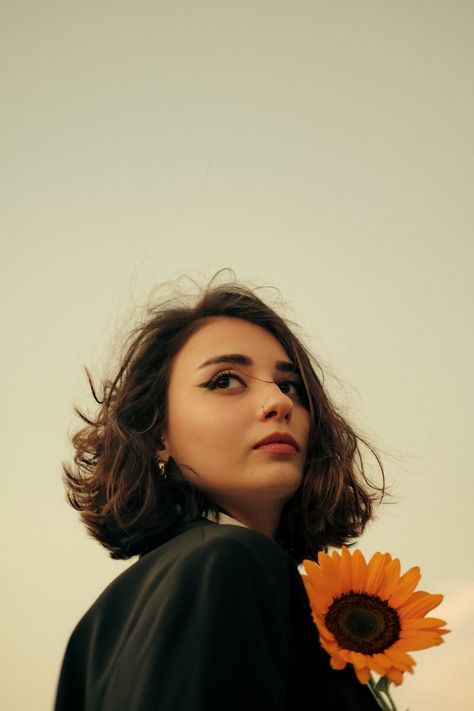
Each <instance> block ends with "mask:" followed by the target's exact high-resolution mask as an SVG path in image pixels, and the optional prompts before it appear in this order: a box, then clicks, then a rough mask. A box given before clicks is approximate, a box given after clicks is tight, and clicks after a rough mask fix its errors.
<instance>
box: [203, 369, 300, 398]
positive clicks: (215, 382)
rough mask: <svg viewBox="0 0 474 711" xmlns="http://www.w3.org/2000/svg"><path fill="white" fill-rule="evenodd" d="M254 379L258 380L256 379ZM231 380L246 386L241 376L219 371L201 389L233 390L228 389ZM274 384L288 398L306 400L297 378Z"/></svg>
mask: <svg viewBox="0 0 474 711" xmlns="http://www.w3.org/2000/svg"><path fill="white" fill-rule="evenodd" d="M248 377H251V376H248ZM254 379H255V380H258V378H254ZM232 380H236V381H238V382H239V383H240V385H241V386H243V387H247V384H246V382H245V380H244V379H243V378H242V376H241V375H239V374H237V373H235V372H234V371H232V370H220V371H219V372H218V373H216V374H215V375H213V376H212V378H211V379H210V380H208V381H207V382H206V383H203V384H202V385H201V387H203V388H206V389H207V390H234V389H236V388H232V387H229V384H230V381H232ZM275 383H276V385H278V387H279V388H280V390H281V391H282V392H283V393H285V395H288V396H289V397H296V398H298V399H299V400H301V401H305V400H306V391H305V389H304V387H303V384H302V383H301V381H300V380H299V379H298V378H282V379H281V380H278V381H275Z"/></svg>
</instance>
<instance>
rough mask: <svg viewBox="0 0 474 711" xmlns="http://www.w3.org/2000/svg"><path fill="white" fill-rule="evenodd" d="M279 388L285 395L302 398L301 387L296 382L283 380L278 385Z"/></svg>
mask: <svg viewBox="0 0 474 711" xmlns="http://www.w3.org/2000/svg"><path fill="white" fill-rule="evenodd" d="M278 387H279V388H280V390H281V391H282V393H285V395H294V396H296V397H300V396H301V391H302V388H301V385H300V384H299V383H297V382H295V381H294V380H283V381H282V382H280V383H278Z"/></svg>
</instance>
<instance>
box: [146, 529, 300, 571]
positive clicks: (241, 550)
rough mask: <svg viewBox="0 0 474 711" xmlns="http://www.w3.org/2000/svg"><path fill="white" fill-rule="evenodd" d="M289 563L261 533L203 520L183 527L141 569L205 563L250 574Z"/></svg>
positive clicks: (148, 554)
mask: <svg viewBox="0 0 474 711" xmlns="http://www.w3.org/2000/svg"><path fill="white" fill-rule="evenodd" d="M289 562H290V559H289V556H288V554H287V553H286V551H285V550H284V549H283V548H282V547H281V546H280V545H279V544H278V543H276V542H275V541H273V540H272V539H271V538H269V537H268V536H265V535H263V534H262V533H259V532H258V531H255V530H253V529H251V528H246V527H244V526H238V525H232V524H225V525H220V524H217V523H214V522H212V521H209V520H207V519H201V520H199V521H194V522H192V523H191V524H189V525H184V526H182V527H181V529H180V530H179V532H178V533H177V535H175V536H174V537H173V538H171V539H169V540H168V541H167V542H166V543H164V544H162V545H161V546H159V547H157V548H156V549H154V550H153V551H150V553H147V554H146V555H145V556H144V557H143V558H142V559H141V561H140V562H139V563H138V565H140V564H142V563H143V564H144V566H145V567H147V568H148V567H154V566H158V567H159V568H161V567H163V566H164V567H165V568H167V567H168V566H172V567H176V568H178V569H180V568H186V567H191V568H192V567H194V565H202V564H204V563H205V564H206V565H207V566H208V567H211V568H212V567H218V568H221V569H226V568H229V567H230V566H232V567H233V568H235V566H237V567H240V566H244V567H245V568H246V570H247V571H249V570H250V569H251V568H253V567H255V566H257V567H258V566H259V565H260V566H261V565H264V566H265V567H266V568H268V567H269V566H274V567H276V568H286V567H287V566H288V564H289Z"/></svg>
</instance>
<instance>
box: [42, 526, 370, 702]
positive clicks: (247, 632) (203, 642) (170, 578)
mask: <svg viewBox="0 0 474 711" xmlns="http://www.w3.org/2000/svg"><path fill="white" fill-rule="evenodd" d="M303 708H304V710H305V711H375V710H376V709H377V708H378V706H377V704H376V702H375V701H374V699H373V698H372V696H371V694H370V692H369V690H368V689H367V688H366V687H364V686H362V685H361V684H360V683H359V682H358V681H357V679H356V677H355V676H354V674H353V672H352V670H350V669H349V668H348V669H346V670H343V671H333V670H332V669H331V668H330V666H329V662H328V656H327V654H326V652H324V651H323V650H322V648H321V647H320V645H319V641H318V635H317V631H316V628H315V626H314V623H313V621H312V619H311V613H310V609H309V604H308V601H307V597H306V593H305V590H304V586H303V583H302V581H301V578H300V574H299V572H298V570H297V568H296V566H295V564H294V563H293V562H292V561H291V559H290V557H289V556H288V554H287V553H286V552H285V551H284V550H283V549H282V548H281V547H280V546H279V545H278V544H276V543H275V542H274V541H272V540H271V539H269V538H267V537H266V536H263V535H261V534H260V533H257V532H256V531H253V530H251V529H248V528H243V527H241V526H233V525H218V524H215V523H212V522H211V521H208V520H206V519H201V520H199V521H194V522H193V523H190V524H186V525H183V526H181V527H180V529H178V530H177V532H176V535H175V536H174V537H173V538H171V539H170V540H168V541H167V542H165V543H163V544H162V545H160V546H158V547H157V548H155V549H154V550H152V551H151V552H149V553H147V554H146V555H144V556H143V557H142V558H141V559H140V560H138V561H137V562H136V563H135V564H134V565H132V566H131V567H130V568H128V569H127V570H126V571H125V572H123V573H122V574H121V575H119V577H118V578H116V580H114V581H113V582H112V583H111V584H110V585H109V586H108V587H107V588H106V589H105V590H104V592H103V593H102V595H101V596H100V597H99V598H98V600H97V601H96V602H95V603H94V604H93V605H92V607H91V608H90V609H89V611H88V612H87V613H86V614H85V615H84V617H83V618H82V620H81V621H80V622H79V624H78V625H77V627H76V629H75V630H74V632H73V634H72V636H71V639H70V641H69V644H68V646H67V650H66V654H65V657H64V662H63V666H62V670H61V675H60V679H59V686H58V692H57V698H56V705H55V711H217V710H218V709H219V711H299V710H300V709H303Z"/></svg>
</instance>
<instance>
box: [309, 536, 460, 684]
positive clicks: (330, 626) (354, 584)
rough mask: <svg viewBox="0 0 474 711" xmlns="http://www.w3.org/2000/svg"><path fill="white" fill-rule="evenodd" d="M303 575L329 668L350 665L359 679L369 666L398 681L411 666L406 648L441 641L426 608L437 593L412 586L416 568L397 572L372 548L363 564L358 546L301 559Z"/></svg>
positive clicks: (386, 556)
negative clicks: (327, 657)
mask: <svg viewBox="0 0 474 711" xmlns="http://www.w3.org/2000/svg"><path fill="white" fill-rule="evenodd" d="M303 566H304V569H305V571H306V573H307V575H303V576H302V579H303V581H304V584H305V587H306V592H307V593H308V597H309V601H310V605H311V610H312V613H313V618H314V621H315V623H316V625H317V628H318V631H319V636H320V641H321V645H322V647H323V648H324V649H325V650H326V651H327V652H328V654H329V655H330V663H331V666H332V668H333V669H344V667H345V666H346V664H348V663H350V664H352V665H353V666H354V669H355V673H356V674H357V678H358V679H359V681H360V682H361V683H362V684H365V683H367V682H368V681H369V678H370V676H371V671H375V672H376V673H377V674H380V675H381V676H383V677H385V678H386V679H388V681H391V682H393V683H394V684H401V683H402V680H403V673H404V672H406V671H408V672H412V671H413V666H414V665H415V664H416V662H415V660H414V659H413V658H412V657H411V656H410V655H409V654H408V652H411V651H415V650H418V649H425V648H427V647H432V646H435V645H438V644H441V643H442V642H443V638H442V635H443V634H446V633H447V632H448V631H449V630H446V629H441V628H442V627H443V625H445V624H446V623H445V622H444V620H440V619H437V618H434V617H425V615H426V613H427V612H429V611H430V610H432V609H433V608H434V607H436V606H437V605H439V604H440V602H441V601H442V599H443V596H442V595H432V594H431V593H427V592H423V591H421V590H420V591H417V592H415V588H416V586H417V585H418V582H419V580H420V577H421V575H420V569H419V568H418V567H414V568H410V570H408V571H407V572H406V573H405V574H404V575H400V561H399V560H398V558H393V559H392V557H391V556H390V555H389V554H388V553H383V554H382V553H375V555H373V556H372V558H371V559H370V561H369V562H368V563H367V562H366V560H365V558H364V556H363V555H362V553H361V552H360V551H359V550H356V551H355V552H354V553H353V554H352V555H351V553H350V552H349V550H348V549H347V548H346V547H345V546H343V548H342V554H340V553H338V552H337V551H334V552H333V553H332V554H331V555H328V554H326V553H319V555H318V563H317V564H316V563H314V562H313V561H310V560H305V561H303Z"/></svg>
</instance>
